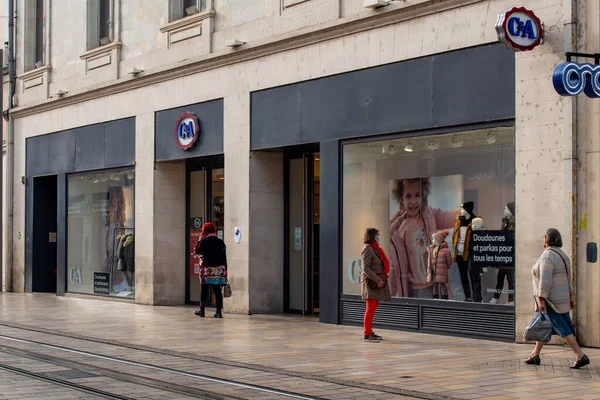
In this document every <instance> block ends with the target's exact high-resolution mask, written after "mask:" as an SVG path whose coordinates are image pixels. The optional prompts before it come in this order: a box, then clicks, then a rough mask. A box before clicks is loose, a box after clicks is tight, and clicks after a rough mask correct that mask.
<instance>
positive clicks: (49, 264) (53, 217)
mask: <svg viewBox="0 0 600 400" xmlns="http://www.w3.org/2000/svg"><path fill="white" fill-rule="evenodd" d="M57 185H58V180H57V176H56V175H52V176H43V177H39V178H34V180H33V231H32V239H33V241H32V244H33V246H32V247H33V248H32V250H33V251H32V291H33V292H38V293H39V292H41V293H56V282H57V279H56V275H57V263H56V256H57V244H56V242H57V237H56V235H57V232H56V230H57V226H58V217H57V212H58V207H57V205H58V201H57V198H58V197H57V196H58V189H57Z"/></svg>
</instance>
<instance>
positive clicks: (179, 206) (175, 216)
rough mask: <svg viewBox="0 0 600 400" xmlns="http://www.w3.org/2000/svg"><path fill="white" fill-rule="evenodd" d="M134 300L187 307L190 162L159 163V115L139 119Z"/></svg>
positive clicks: (142, 116) (137, 122)
mask: <svg viewBox="0 0 600 400" xmlns="http://www.w3.org/2000/svg"><path fill="white" fill-rule="evenodd" d="M135 129H136V143H135V144H136V146H135V152H136V154H135V161H136V164H135V172H136V176H135V260H136V266H135V289H136V290H135V301H136V303H140V304H151V305H179V304H184V303H185V271H184V265H185V257H186V254H185V237H186V232H185V202H186V198H185V196H186V191H185V184H186V180H185V173H186V172H185V171H186V169H185V164H181V163H180V164H175V163H158V164H156V166H155V163H154V113H147V114H142V115H139V116H138V117H137V119H136V124H135Z"/></svg>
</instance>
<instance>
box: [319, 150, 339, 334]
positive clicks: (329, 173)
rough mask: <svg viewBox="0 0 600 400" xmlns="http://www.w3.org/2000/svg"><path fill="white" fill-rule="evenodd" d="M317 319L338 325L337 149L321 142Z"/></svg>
mask: <svg viewBox="0 0 600 400" xmlns="http://www.w3.org/2000/svg"><path fill="white" fill-rule="evenodd" d="M320 158H321V161H320V163H321V165H320V169H321V184H320V191H321V194H320V205H321V223H320V225H319V226H320V228H319V229H320V248H321V252H320V261H319V263H320V265H321V266H322V267H321V269H320V271H319V308H320V310H321V311H320V314H319V319H320V321H321V322H327V323H330V324H337V323H339V322H340V312H339V309H340V301H339V296H340V293H341V288H340V272H341V268H338V266H339V265H340V254H339V249H340V244H341V240H340V230H341V229H340V227H341V220H340V208H339V204H340V188H339V185H340V180H339V177H340V147H339V141H337V140H334V141H330V142H323V143H321V148H320Z"/></svg>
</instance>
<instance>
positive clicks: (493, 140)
mask: <svg viewBox="0 0 600 400" xmlns="http://www.w3.org/2000/svg"><path fill="white" fill-rule="evenodd" d="M496 140H497V138H496V135H494V134H493V133H492V132H490V133H488V134H487V138H486V139H485V141H486V142H487V144H494V143H496Z"/></svg>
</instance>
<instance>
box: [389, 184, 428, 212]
mask: <svg viewBox="0 0 600 400" xmlns="http://www.w3.org/2000/svg"><path fill="white" fill-rule="evenodd" d="M415 182H417V183H419V184H420V185H421V203H422V204H421V208H423V207H425V206H426V205H427V198H428V197H429V192H431V182H430V181H429V178H410V179H395V180H394V187H393V188H392V197H393V198H394V200H396V201H397V202H398V204H399V205H400V212H404V211H405V210H404V203H403V202H402V197H404V184H405V183H415Z"/></svg>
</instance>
